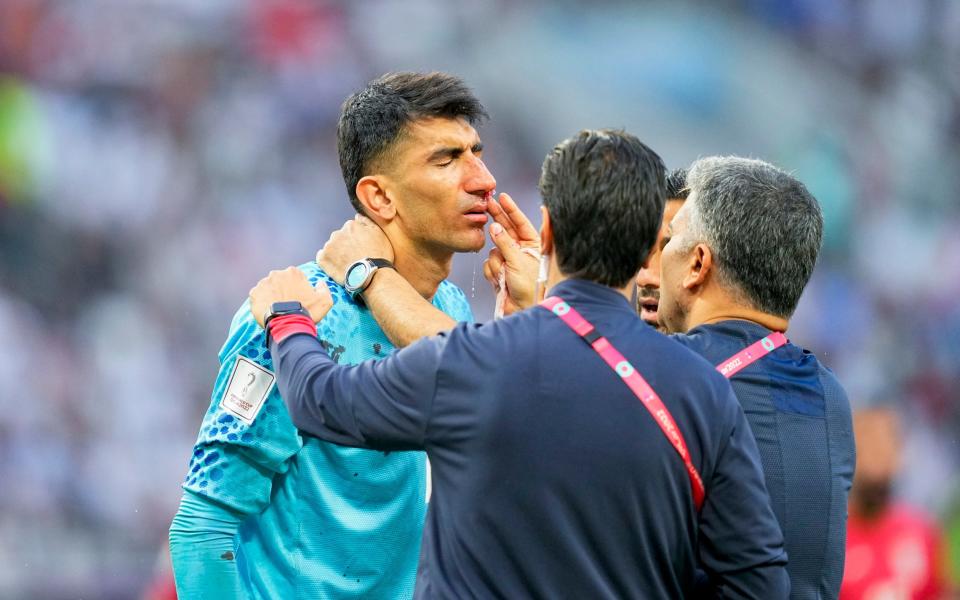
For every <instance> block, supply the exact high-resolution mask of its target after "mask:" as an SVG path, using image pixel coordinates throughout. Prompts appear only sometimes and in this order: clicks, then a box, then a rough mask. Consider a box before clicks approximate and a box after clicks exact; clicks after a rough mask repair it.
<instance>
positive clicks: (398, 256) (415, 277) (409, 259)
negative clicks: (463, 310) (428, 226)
mask: <svg viewBox="0 0 960 600" xmlns="http://www.w3.org/2000/svg"><path fill="white" fill-rule="evenodd" d="M390 242H391V244H392V245H393V249H394V256H395V258H394V261H393V264H394V266H395V267H396V268H397V272H398V273H400V275H402V276H403V278H404V279H406V280H407V281H408V282H410V285H412V286H413V287H414V289H416V290H417V292H419V293H420V295H421V296H423V297H424V298H426V299H427V300H432V299H433V295H434V294H436V293H437V288H438V287H440V282H441V281H443V280H444V279H446V278H447V277H448V276H449V275H450V267H451V265H452V263H453V253H452V252H449V251H444V252H436V253H432V252H430V251H429V250H427V249H425V248H422V247H419V246H417V245H416V244H414V243H413V242H412V241H410V240H409V239H406V238H404V239H397V240H392V239H391V240H390Z"/></svg>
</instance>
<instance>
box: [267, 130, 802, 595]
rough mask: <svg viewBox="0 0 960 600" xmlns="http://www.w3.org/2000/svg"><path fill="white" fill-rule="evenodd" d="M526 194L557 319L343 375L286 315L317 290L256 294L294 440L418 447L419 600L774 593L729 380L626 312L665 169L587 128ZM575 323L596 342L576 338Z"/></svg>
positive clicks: (777, 570) (276, 286) (761, 501)
mask: <svg viewBox="0 0 960 600" xmlns="http://www.w3.org/2000/svg"><path fill="white" fill-rule="evenodd" d="M540 188H541V193H542V196H543V201H544V211H543V218H544V222H543V227H542V230H541V249H542V251H543V254H544V255H545V256H547V257H548V260H549V266H550V268H549V276H548V277H547V278H546V283H547V287H548V288H549V290H550V291H549V294H548V295H550V296H552V297H556V298H558V299H559V300H557V301H556V302H562V304H560V305H559V306H555V308H554V309H553V311H551V310H547V309H545V308H534V309H531V310H528V311H525V312H523V313H520V314H517V315H515V316H512V317H510V318H507V319H504V320H501V321H495V322H492V323H488V324H485V325H460V326H457V327H456V328H454V329H453V330H452V331H450V332H449V333H445V334H441V335H439V336H435V337H432V338H428V339H424V340H421V341H419V342H416V343H414V344H413V345H411V346H409V347H408V348H406V349H404V350H401V351H400V352H398V353H397V354H395V355H393V356H391V357H388V358H386V359H383V360H381V361H378V362H376V363H363V364H360V365H357V366H352V367H347V366H339V365H336V364H335V363H334V362H333V361H332V360H331V359H330V358H329V356H328V355H327V354H326V352H325V351H324V350H323V348H322V346H321V345H320V343H319V342H317V340H316V338H315V336H314V335H313V331H314V327H313V322H312V320H311V319H310V318H309V317H308V316H306V315H304V314H302V313H298V311H296V309H295V306H291V305H290V304H287V303H286V302H283V301H300V302H301V303H306V302H307V301H311V300H315V299H316V294H321V295H324V294H323V290H321V291H316V290H314V289H313V288H311V287H310V286H309V284H308V283H307V281H306V280H305V279H304V278H303V277H302V274H301V273H300V271H299V270H297V269H288V270H286V271H281V272H274V273H271V275H270V276H269V277H267V278H265V279H264V280H262V281H261V282H260V283H259V284H258V285H257V287H256V288H254V289H253V290H252V291H251V306H252V310H253V314H254V315H255V316H256V317H257V318H261V315H263V318H264V320H266V321H267V325H268V330H269V333H270V335H271V351H272V353H273V356H274V360H275V362H276V364H277V367H278V370H277V379H278V384H279V386H280V389H281V392H282V395H283V397H284V398H285V400H286V402H287V404H288V408H289V411H290V414H291V417H292V418H293V421H294V423H295V424H296V425H297V426H298V427H299V428H301V429H302V430H303V431H304V432H306V433H309V434H313V435H317V436H320V437H322V438H323V439H326V440H329V441H334V442H337V443H341V444H346V445H355V446H361V447H365V448H373V449H379V450H384V451H395V450H415V449H416V450H425V451H426V452H427V454H428V456H429V457H430V461H431V464H432V467H433V497H432V499H431V503H430V509H429V513H428V516H427V525H426V529H425V531H424V537H423V546H422V550H421V562H420V568H419V571H418V579H417V592H416V594H417V596H418V597H431V598H432V597H465V596H472V597H547V598H553V597H576V598H619V597H630V598H677V597H684V596H687V595H689V594H690V593H691V592H692V591H693V585H694V575H695V571H696V567H697V565H700V566H701V568H703V569H705V570H706V572H707V573H708V574H709V575H710V577H711V580H712V581H713V582H714V583H715V584H716V585H717V590H718V592H719V593H720V594H721V595H723V596H725V597H746V598H784V597H786V595H787V594H788V592H789V581H788V578H787V575H786V571H785V568H784V567H785V564H786V555H785V553H784V551H783V545H782V543H783V542H782V535H781V533H780V530H779V526H778V525H777V522H776V519H775V517H774V515H773V512H772V511H771V509H770V500H769V496H768V495H767V492H766V489H765V486H764V483H763V476H762V472H761V467H760V461H759V455H758V452H757V448H756V444H755V442H754V441H753V437H752V435H751V434H750V431H749V426H748V425H747V422H746V419H745V418H744V415H743V412H742V410H741V409H740V406H739V404H738V403H737V401H736V399H735V398H734V396H733V393H732V390H731V388H730V386H729V384H728V382H727V381H726V380H725V378H724V377H723V376H722V375H720V374H719V373H717V371H716V370H715V369H714V368H713V366H712V365H710V364H709V363H707V362H706V361H704V360H703V359H701V358H700V357H698V356H696V355H695V354H693V353H692V352H690V351H689V350H687V349H685V348H683V347H682V346H681V345H680V344H678V343H676V342H675V341H673V340H670V339H667V338H664V337H662V336H660V335H659V334H657V333H656V332H655V331H654V330H653V329H651V328H650V327H648V326H646V325H645V324H643V322H642V321H640V319H639V318H638V317H637V315H636V313H635V312H634V309H633V307H632V306H631V304H630V301H629V298H630V296H631V293H632V289H631V288H632V285H633V277H634V275H635V273H636V271H637V270H638V268H639V267H640V265H641V263H642V262H643V258H644V257H645V256H646V255H647V253H648V252H649V250H650V248H651V246H652V245H653V242H654V239H655V238H656V235H657V230H658V228H659V225H660V219H661V215H662V211H663V202H664V170H663V165H662V163H661V161H660V159H659V157H658V156H657V155H656V154H655V153H653V152H652V151H651V150H649V149H648V148H647V147H646V146H644V145H643V144H642V143H640V142H639V140H637V139H636V138H634V137H633V136H630V135H628V134H625V133H622V132H615V131H585V132H581V134H579V135H578V136H575V137H574V138H571V139H570V140H567V141H566V142H564V143H561V144H560V145H558V146H557V148H555V149H554V151H553V152H552V153H551V154H550V155H549V156H548V157H547V159H546V161H545V162H544V168H543V174H542V177H541V182H540ZM598 240H602V242H603V243H602V244H598ZM381 270H383V269H381ZM324 296H325V298H324V301H325V302H326V303H327V305H329V304H330V303H331V302H332V300H331V299H330V298H329V297H327V296H326V295H324ZM571 308H572V310H570V309H571ZM568 312H569V313H576V314H580V315H582V317H583V318H584V319H585V320H586V321H587V322H589V323H591V324H592V325H593V327H595V329H594V330H590V328H589V327H586V328H584V329H581V330H580V332H579V333H580V334H578V333H577V332H575V331H574V330H572V329H571V326H570V325H568V324H567V323H566V322H565V320H564V319H563V318H561V316H560V315H566V314H567V313H568ZM581 335H582V336H581ZM591 343H592V346H593V347H592V346H591ZM607 343H608V345H609V346H612V347H613V348H616V349H617V350H618V351H619V352H620V353H622V356H620V357H619V359H618V362H617V361H614V363H610V364H612V365H613V366H614V367H615V370H614V368H611V366H608V363H606V362H605V360H606V358H603V357H602V355H601V354H599V353H601V352H606V353H607V354H609V348H606V349H605V350H601V347H602V346H603V345H604V344H607ZM638 374H639V377H638ZM637 379H642V380H645V382H646V383H648V384H649V386H650V387H651V388H652V390H653V392H654V393H653V394H649V393H646V392H644V393H643V394H641V395H642V396H643V400H642V401H641V399H640V397H638V395H637V394H635V393H634V391H632V390H631V388H630V387H628V386H627V385H625V383H626V382H631V381H632V382H634V383H636V381H637ZM657 400H659V401H662V408H661V409H648V408H647V404H649V405H651V406H656V404H657V402H656V401H657ZM671 415H672V416H671ZM674 426H675V430H676V431H679V436H674V437H673V438H669V437H668V435H665V433H671V432H672V431H675V430H674V429H671V428H672V427H674ZM677 438H679V441H678V439H677ZM697 482H702V486H703V488H704V490H705V500H703V503H702V507H700V508H699V509H698V507H697V504H698V502H699V500H700V496H699V495H698V493H697V489H698V483H697ZM385 543H389V541H385Z"/></svg>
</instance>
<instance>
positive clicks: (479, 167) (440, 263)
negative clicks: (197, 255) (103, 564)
mask: <svg viewBox="0 0 960 600" xmlns="http://www.w3.org/2000/svg"><path fill="white" fill-rule="evenodd" d="M485 117H486V113H485V111H484V109H483V107H482V106H481V104H480V103H479V102H478V100H477V99H476V98H475V97H474V95H473V93H472V92H471V91H470V90H469V88H467V87H466V85H465V84H464V83H463V82H462V81H461V80H460V79H459V78H457V77H454V76H451V75H446V74H442V73H430V74H417V73H394V74H388V75H385V76H383V77H381V78H378V79H376V80H374V81H372V82H370V83H369V84H368V85H367V86H366V88H365V89H363V90H362V91H360V92H359V93H357V94H355V95H353V96H351V97H350V98H348V99H347V101H346V102H345V103H344V105H343V109H342V113H341V116H340V122H339V124H338V131H337V146H338V152H339V158H340V166H341V169H342V171H343V176H344V182H345V184H346V187H347V191H348V194H349V197H350V200H351V203H352V204H353V206H354V208H355V209H356V210H357V212H358V213H360V214H366V215H367V216H369V217H370V218H371V219H373V220H374V221H375V222H376V223H377V224H378V225H380V227H382V228H383V230H384V232H385V233H386V235H387V237H388V238H389V240H390V245H389V246H387V247H386V248H387V251H388V252H387V251H385V253H384V254H382V255H380V256H369V257H366V259H365V260H361V261H358V262H357V263H356V264H355V265H353V266H352V267H351V269H350V273H349V276H348V277H347V281H346V282H345V285H344V286H341V285H339V284H337V283H336V282H335V281H334V280H332V279H331V278H330V277H329V276H328V274H327V273H325V272H324V271H323V270H321V269H320V268H319V267H318V266H317V265H316V264H314V263H308V264H305V265H302V266H301V267H300V269H301V270H302V271H303V272H304V273H305V275H306V276H307V278H308V279H309V281H310V282H311V284H313V285H314V286H317V287H321V286H322V287H326V288H327V289H329V290H330V292H331V295H332V296H333V298H334V301H335V305H334V306H333V308H332V310H331V311H330V313H329V315H328V316H327V318H326V319H324V320H323V322H322V323H320V324H319V325H318V327H317V337H318V338H319V339H320V341H321V343H322V344H323V345H324V347H325V348H327V349H328V350H329V352H330V354H331V356H333V357H335V360H337V361H338V362H341V363H347V364H353V363H359V362H361V361H363V360H366V359H371V358H379V357H383V356H386V355H388V354H390V353H391V352H392V351H393V348H394V346H393V345H392V344H391V341H390V339H389V338H388V337H387V336H386V335H385V333H384V331H383V329H381V327H380V326H379V325H378V323H377V322H376V321H375V320H374V317H373V316H371V313H370V312H369V311H368V310H366V309H365V308H364V307H363V306H362V297H361V294H362V292H363V291H364V289H365V288H366V286H368V285H369V284H370V282H371V281H372V280H374V279H375V278H380V277H383V276H386V274H388V273H394V272H396V273H398V274H399V275H398V276H400V275H402V276H403V278H405V279H406V280H408V281H410V282H411V283H412V284H413V285H414V287H415V288H416V290H417V292H419V295H420V297H421V301H422V298H427V299H429V300H431V303H432V305H433V307H435V308H437V309H439V311H438V314H440V311H442V313H443V314H442V315H441V316H442V318H443V319H444V321H443V322H444V324H446V321H445V320H447V319H454V320H458V321H461V320H466V321H469V320H472V316H471V313H470V308H469V305H468V303H467V301H466V298H465V297H464V295H463V292H462V291H461V290H460V289H458V288H457V287H456V286H454V285H452V284H451V283H449V282H447V281H445V278H446V277H447V275H448V274H449V272H450V266H451V261H452V257H453V254H454V253H455V252H468V251H478V250H480V249H481V248H482V247H483V245H484V232H483V226H484V224H485V223H486V221H487V215H486V214H485V211H486V209H487V202H488V200H489V198H490V197H491V195H492V193H493V190H494V187H495V185H496V182H495V180H494V178H493V176H492V175H491V174H490V172H489V171H488V170H487V168H486V166H485V165H484V163H483V160H482V144H481V143H480V139H479V137H478V135H477V132H476V130H475V129H474V125H475V124H477V123H478V122H479V121H481V120H482V119H483V118H485ZM394 249H395V250H394ZM338 276H339V275H338ZM394 340H395V338H394ZM425 461H426V459H425V456H424V454H423V453H422V452H392V453H384V452H376V451H370V450H360V449H355V448H345V447H340V446H335V445H332V444H329V443H326V442H324V441H322V440H319V439H317V438H313V437H308V438H301V436H300V435H299V433H298V431H297V429H296V427H294V425H293V423H292V422H291V420H290V416H289V415H288V413H287V411H286V408H285V406H284V403H283V400H282V399H281V398H280V396H279V393H278V391H277V388H276V386H275V385H274V374H273V362H272V358H271V356H270V353H269V351H268V350H267V349H266V346H265V344H264V337H263V330H262V329H261V328H260V327H258V326H257V323H256V322H255V320H254V319H253V318H252V317H251V315H250V310H249V306H248V305H247V304H245V305H243V306H242V307H241V308H240V310H239V311H237V313H236V315H235V316H234V318H233V323H232V324H231V326H230V333H229V336H228V338H227V341H226V343H225V344H224V346H223V348H222V349H221V351H220V372H219V374H218V376H217V379H216V383H215V385H214V391H213V396H212V399H211V404H210V408H209V410H208V411H207V413H206V415H205V416H204V419H203V423H202V425H201V426H200V433H199V436H198V438H197V443H196V445H195V447H194V452H193V457H192V459H191V461H190V465H189V468H188V473H187V476H186V479H185V482H184V484H183V488H184V494H183V499H182V501H181V505H180V509H179V510H178V512H177V514H176V516H175V517H174V519H173V523H172V525H171V527H170V551H171V557H172V559H173V565H174V574H175V577H176V582H177V591H178V594H179V596H180V597H181V598H245V597H253V598H285V599H286V598H290V599H294V598H343V597H356V598H374V599H375V598H385V599H386V598H389V599H391V600H392V599H394V598H409V597H411V596H412V594H413V585H414V578H415V574H416V565H417V558H418V554H419V546H420V536H421V531H422V527H423V520H424V514H425V510H426V508H425V493H426V464H425Z"/></svg>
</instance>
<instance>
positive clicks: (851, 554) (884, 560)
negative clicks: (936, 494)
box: [840, 407, 947, 600]
mask: <svg viewBox="0 0 960 600" xmlns="http://www.w3.org/2000/svg"><path fill="white" fill-rule="evenodd" d="M853 429H854V435H855V437H856V440H857V474H856V477H855V478H854V482H853V489H852V490H851V492H850V505H849V506H850V519H849V522H848V524H847V565H846V569H845V570H844V574H843V586H842V588H841V591H840V598H841V600H874V599H883V600H887V599H889V600H939V599H941V598H946V597H947V594H946V591H947V584H946V577H945V572H944V569H945V567H946V564H945V556H944V546H943V540H942V535H941V532H940V529H939V527H938V526H937V525H936V524H935V522H934V521H933V519H932V518H930V517H929V516H927V515H926V514H924V513H923V512H921V511H920V510H918V509H915V508H913V507H910V506H907V505H904V504H900V503H896V502H894V501H893V500H892V498H891V495H892V489H893V482H894V480H895V478H896V476H897V472H898V471H899V470H900V466H901V462H900V457H901V449H902V439H901V435H900V419H899V418H898V416H897V413H896V412H895V411H894V409H893V408H891V407H875V408H867V409H862V410H858V411H857V412H856V413H855V414H854V416H853Z"/></svg>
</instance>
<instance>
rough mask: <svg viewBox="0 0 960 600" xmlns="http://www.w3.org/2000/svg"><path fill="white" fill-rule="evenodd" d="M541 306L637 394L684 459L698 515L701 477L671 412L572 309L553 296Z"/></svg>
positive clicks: (607, 343) (701, 486)
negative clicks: (580, 338) (584, 341)
mask: <svg viewBox="0 0 960 600" xmlns="http://www.w3.org/2000/svg"><path fill="white" fill-rule="evenodd" d="M540 306H542V307H544V308H546V309H547V310H549V311H550V312H552V313H553V314H555V315H557V316H558V317H560V320H561V321H563V322H564V323H566V324H567V326H569V327H570V329H572V330H573V331H574V332H576V334H577V335H579V336H580V337H582V338H583V339H584V340H586V342H587V343H588V344H590V347H591V348H593V349H594V350H596V351H597V354H599V355H600V357H601V358H603V360H604V362H606V363H607V364H608V365H609V366H610V368H611V369H613V370H614V371H615V372H616V373H617V375H619V376H620V378H621V379H622V380H623V382H624V383H625V384H627V387H629V388H630V390H631V391H632V392H633V393H634V394H636V396H637V398H639V399H640V402H641V404H643V405H644V406H645V407H646V409H647V410H648V411H650V415H651V416H652V417H653V420H654V421H656V423H657V425H659V426H660V430H661V431H663V434H664V435H665V436H667V439H668V440H670V443H671V444H673V447H674V449H675V450H676V451H677V454H679V455H680V458H682V459H683V464H684V466H685V467H686V469H687V475H689V477H690V485H691V486H693V504H694V506H696V508H697V512H699V511H700V507H701V506H703V499H704V497H705V496H706V490H705V489H704V487H703V480H702V479H700V473H698V472H697V468H696V467H694V466H693V462H691V461H690V453H689V452H688V451H687V443H686V442H685V441H684V439H683V434H681V433H680V429H678V428H677V424H676V422H674V420H673V416H672V415H671V414H670V411H669V410H667V407H666V406H664V404H663V401H662V400H660V396H658V395H657V393H656V392H655V391H653V388H652V387H650V384H648V383H647V381H646V380H645V379H644V378H643V376H641V375H640V373H638V372H637V370H636V369H635V368H633V365H631V364H630V361H628V360H627V359H626V358H624V356H623V355H622V354H620V352H619V351H618V350H617V349H616V348H614V347H613V345H612V344H610V342H609V341H608V340H607V338H605V337H603V336H602V335H600V334H599V333H597V330H596V329H594V327H593V325H591V324H590V322H589V321H587V320H586V319H584V318H583V317H582V316H580V313H578V312H577V311H576V310H575V309H574V308H573V307H572V306H570V305H569V304H567V303H566V302H564V301H563V300H562V299H560V298H558V297H556V296H551V297H549V298H547V299H546V300H544V301H543V302H541V303H540Z"/></svg>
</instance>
